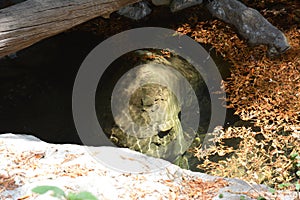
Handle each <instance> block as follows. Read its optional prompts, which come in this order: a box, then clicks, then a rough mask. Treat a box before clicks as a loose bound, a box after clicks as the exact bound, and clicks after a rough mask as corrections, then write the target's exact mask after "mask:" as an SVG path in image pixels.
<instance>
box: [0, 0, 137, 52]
mask: <svg viewBox="0 0 300 200" xmlns="http://www.w3.org/2000/svg"><path fill="white" fill-rule="evenodd" d="M138 1H139V0H27V1H25V2H22V3H20V4H16V5H14V6H11V7H7V8H4V9H2V10H0V57H3V56H5V55H9V54H11V53H14V52H16V51H19V50H21V49H24V48H26V47H28V46H30V45H32V44H34V43H36V42H38V41H40V40H42V39H45V38H47V37H50V36H53V35H55V34H58V33H60V32H63V31H65V30H67V29H70V28H72V27H74V26H76V25H78V24H81V23H83V22H85V21H88V20H90V19H93V18H95V17H98V16H104V17H105V16H106V17H107V16H109V14H110V13H112V12H113V11H116V10H118V9H120V8H121V7H124V6H126V5H129V4H132V3H135V2H138Z"/></svg>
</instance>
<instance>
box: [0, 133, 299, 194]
mask: <svg viewBox="0 0 300 200" xmlns="http://www.w3.org/2000/svg"><path fill="white" fill-rule="evenodd" d="M0 161H1V162H0V191H1V192H0V199H5V200H15V199H18V198H21V199H22V198H23V199H26V200H33V199H34V200H55V199H57V198H54V197H52V196H51V192H50V193H46V194H44V195H40V196H39V195H36V194H33V193H32V191H31V190H32V188H34V187H36V186H42V185H50V186H57V187H59V188H61V189H62V190H63V191H65V193H68V192H73V193H78V192H80V191H88V192H91V193H92V194H94V195H95V196H96V197H98V198H99V200H100V199H101V200H106V199H108V200H110V199H111V200H114V199H175V198H177V196H178V195H179V196H178V198H181V199H190V198H189V196H188V195H187V194H185V193H184V192H183V191H184V187H183V186H182V182H183V181H184V179H185V180H199V179H201V180H202V181H203V182H204V183H203V184H206V183H205V182H206V181H215V180H216V178H218V177H213V176H209V175H206V174H203V173H196V172H191V171H188V170H183V169H180V168H179V167H178V166H175V165H172V164H171V163H169V162H167V161H164V160H161V159H156V158H151V157H148V156H145V155H143V154H140V153H137V152H134V151H131V150H128V149H123V148H114V147H103V146H102V147H86V146H79V145H71V144H64V145H55V144H48V143H45V142H43V141H41V140H39V139H37V138H35V137H33V136H29V135H14V134H2V135H0ZM224 181H225V182H227V183H228V184H229V186H227V187H226V186H223V187H222V186H221V187H220V189H219V191H217V192H216V193H215V197H214V199H219V198H218V195H219V194H220V193H222V194H223V195H224V197H223V198H222V199H235V198H238V199H239V197H240V195H238V194H239V193H242V192H248V191H252V190H253V188H255V190H258V191H260V192H268V188H267V187H266V186H261V185H249V184H248V183H245V182H244V181H241V180H237V179H224ZM194 189H195V190H196V189H197V188H194ZM228 191H232V193H230V192H228ZM199 193H200V192H199ZM280 195H281V196H280ZM279 197H280V198H281V199H294V198H295V197H296V193H292V192H290V194H288V195H283V194H279ZM200 198H202V197H201V196H200ZM198 199H199V197H198ZM246 199H250V198H246Z"/></svg>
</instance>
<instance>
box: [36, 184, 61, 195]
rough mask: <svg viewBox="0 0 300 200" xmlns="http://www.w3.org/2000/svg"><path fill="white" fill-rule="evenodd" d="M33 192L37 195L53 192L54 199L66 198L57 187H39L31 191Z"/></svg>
mask: <svg viewBox="0 0 300 200" xmlns="http://www.w3.org/2000/svg"><path fill="white" fill-rule="evenodd" d="M31 191H32V192H35V193H37V194H45V193H46V192H48V191H53V195H52V196H54V197H62V196H64V197H65V196H66V195H65V193H64V191H62V190H61V189H60V188H58V187H55V186H48V185H44V186H37V187H35V188H33V189H32V190H31Z"/></svg>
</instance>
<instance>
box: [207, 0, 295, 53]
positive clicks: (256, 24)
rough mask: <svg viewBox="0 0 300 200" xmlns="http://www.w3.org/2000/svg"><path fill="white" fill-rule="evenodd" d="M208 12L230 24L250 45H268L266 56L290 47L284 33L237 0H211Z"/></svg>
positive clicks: (282, 51)
mask: <svg viewBox="0 0 300 200" xmlns="http://www.w3.org/2000/svg"><path fill="white" fill-rule="evenodd" d="M207 8H208V10H209V11H210V13H211V14H212V15H213V16H215V17H217V18H219V19H221V20H223V21H224V22H226V23H229V24H232V25H233V26H235V28H236V29H237V31H238V33H239V34H240V35H241V36H243V37H244V38H245V39H247V40H248V42H249V44H250V45H260V44H265V45H268V56H270V57H273V56H276V55H279V54H281V53H284V52H285V51H286V50H288V49H289V48H290V45H289V43H288V41H287V39H286V37H285V35H284V34H283V33H282V32H281V31H280V30H279V29H278V28H276V27H275V26H273V25H272V24H271V23H270V22H268V20H266V19H265V18H264V17H263V16H262V15H261V14H260V13H259V12H258V11H257V10H255V9H252V8H249V7H247V6H245V5H244V4H242V3H241V2H239V1H237V0H213V1H210V2H209V3H208V4H207Z"/></svg>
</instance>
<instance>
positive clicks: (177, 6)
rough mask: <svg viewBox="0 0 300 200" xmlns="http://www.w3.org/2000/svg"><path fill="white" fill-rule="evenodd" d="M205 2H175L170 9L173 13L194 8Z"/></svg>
mask: <svg viewBox="0 0 300 200" xmlns="http://www.w3.org/2000/svg"><path fill="white" fill-rule="evenodd" d="M202 2H203V0H173V1H172V3H171V5H170V9H171V11H172V12H176V11H179V10H183V9H185V8H188V7H192V6H195V5H198V4H201V3H202Z"/></svg>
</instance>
